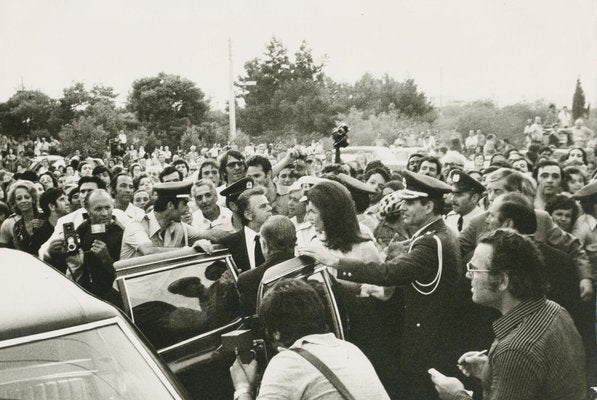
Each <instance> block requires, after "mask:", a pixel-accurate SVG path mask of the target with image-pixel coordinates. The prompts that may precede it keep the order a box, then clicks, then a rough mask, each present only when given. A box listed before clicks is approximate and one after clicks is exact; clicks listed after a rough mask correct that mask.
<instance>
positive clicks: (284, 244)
mask: <svg viewBox="0 0 597 400" xmlns="http://www.w3.org/2000/svg"><path fill="white" fill-rule="evenodd" d="M259 234H260V239H259V240H260V241H261V249H262V250H263V255H264V257H265V262H264V263H262V264H261V265H259V266H257V267H256V268H254V269H251V270H249V271H245V272H243V273H241V274H240V275H239V276H238V291H239V293H240V309H241V314H242V315H243V316H247V317H250V316H252V315H254V314H255V312H256V304H257V290H258V289H259V284H260V283H261V278H263V274H265V271H267V270H268V268H270V267H273V266H274V265H277V264H279V263H281V262H283V261H286V260H290V259H291V258H293V257H294V246H295V243H296V229H295V228H294V224H293V223H292V221H291V220H290V219H289V218H288V217H285V216H282V215H274V216H272V217H270V218H269V219H268V220H267V221H265V223H264V224H263V226H262V227H261V229H260V230H259Z"/></svg>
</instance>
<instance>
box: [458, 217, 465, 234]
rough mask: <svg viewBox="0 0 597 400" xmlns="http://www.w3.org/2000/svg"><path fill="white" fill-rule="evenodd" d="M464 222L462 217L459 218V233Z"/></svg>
mask: <svg viewBox="0 0 597 400" xmlns="http://www.w3.org/2000/svg"><path fill="white" fill-rule="evenodd" d="M463 222H464V219H463V218H462V215H460V216H458V232H461V231H462V223H463Z"/></svg>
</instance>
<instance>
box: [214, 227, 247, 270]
mask: <svg viewBox="0 0 597 400" xmlns="http://www.w3.org/2000/svg"><path fill="white" fill-rule="evenodd" d="M245 242H246V239H245V230H244V228H243V229H241V230H239V231H237V232H234V233H232V234H230V235H228V236H226V237H225V238H223V239H222V241H221V242H220V244H221V245H222V246H224V247H227V248H228V250H230V254H232V259H233V260H234V262H235V263H236V267H237V268H238V270H239V271H248V270H250V269H251V263H250V262H249V255H248V254H247V245H246V243H245Z"/></svg>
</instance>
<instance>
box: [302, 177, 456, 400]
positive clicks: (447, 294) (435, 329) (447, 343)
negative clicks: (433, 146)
mask: <svg viewBox="0 0 597 400" xmlns="http://www.w3.org/2000/svg"><path fill="white" fill-rule="evenodd" d="M403 174H404V176H405V180H406V189H404V190H401V191H399V192H398V195H399V196H400V197H401V198H402V200H404V203H403V204H402V205H401V208H400V209H401V211H402V213H403V218H404V222H405V223H406V224H409V225H411V226H412V227H413V228H414V229H417V231H416V233H415V234H414V235H413V236H412V238H411V239H410V244H409V246H408V248H404V247H402V244H400V243H390V246H389V256H388V258H387V260H386V262H385V263H375V262H370V263H365V262H363V261H361V260H357V259H348V258H340V257H338V256H337V255H335V254H334V253H332V252H331V251H330V250H328V249H326V248H325V247H323V246H317V245H311V246H307V247H304V248H301V249H299V253H300V254H301V255H307V256H311V257H313V258H315V259H316V260H318V261H319V262H321V263H322V264H324V265H326V266H328V267H330V268H335V269H337V274H338V278H340V279H344V280H349V281H353V282H360V283H369V284H374V285H381V286H399V287H400V288H401V289H402V291H403V295H404V306H403V307H404V308H403V310H402V321H401V325H402V326H401V329H400V346H399V348H400V350H401V354H400V369H401V374H402V376H401V379H402V380H403V390H402V398H404V399H433V398H436V397H437V396H436V394H435V391H434V388H433V385H432V384H431V382H430V381H429V378H428V374H427V370H428V369H429V368H431V367H432V366H433V365H442V366H443V367H444V368H449V367H450V366H451V365H453V361H452V362H450V361H449V359H450V357H451V356H455V355H452V354H451V353H452V352H453V343H452V342H453V340H454V339H455V338H454V337H452V335H454V329H453V326H452V323H453V318H452V315H453V312H454V310H453V295H454V285H455V281H456V278H457V269H458V268H459V266H460V264H461V259H460V251H459V247H458V240H457V238H456V236H455V235H454V233H453V232H452V231H451V230H450V229H448V227H447V226H446V224H445V223H444V220H443V218H442V217H441V212H442V209H443V196H444V194H447V193H449V192H450V190H451V188H450V186H448V185H447V184H445V183H443V182H441V181H440V180H438V179H435V178H431V177H429V176H425V175H421V174H417V173H413V172H408V171H404V172H403ZM396 253H398V254H397V255H396Z"/></svg>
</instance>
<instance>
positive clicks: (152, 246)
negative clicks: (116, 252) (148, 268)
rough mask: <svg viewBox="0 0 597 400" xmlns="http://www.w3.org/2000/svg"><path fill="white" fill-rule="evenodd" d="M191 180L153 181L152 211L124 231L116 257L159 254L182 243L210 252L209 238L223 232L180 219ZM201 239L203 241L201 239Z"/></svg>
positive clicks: (213, 237) (184, 208)
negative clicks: (202, 228) (154, 193)
mask: <svg viewBox="0 0 597 400" xmlns="http://www.w3.org/2000/svg"><path fill="white" fill-rule="evenodd" d="M192 186H193V183H192V182H167V183H156V184H155V185H154V187H153V189H154V190H155V192H156V193H157V198H156V200H155V202H154V206H153V211H151V212H150V213H148V214H146V215H145V216H144V217H143V219H141V221H139V222H133V223H132V224H129V226H127V227H126V229H125V230H124V234H123V237H122V247H121V252H120V259H121V260H122V259H126V258H132V257H138V256H141V255H147V254H153V253H159V252H163V251H168V250H172V249H173V248H178V247H183V246H189V245H193V246H195V245H196V246H199V247H202V248H203V249H204V250H206V251H208V252H209V251H211V246H210V243H209V240H213V241H217V240H219V239H220V238H221V237H224V236H226V235H227V234H228V233H227V232H226V233H225V232H217V231H215V230H202V231H200V230H197V229H195V228H193V227H192V226H190V225H188V224H186V223H184V222H181V218H182V216H183V214H184V213H186V212H187V211H188V205H187V202H188V200H189V198H190V197H191V187H192ZM202 239H203V240H202Z"/></svg>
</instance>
